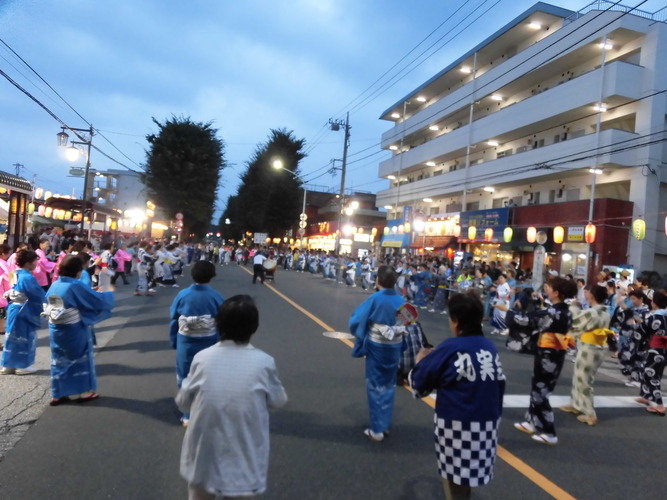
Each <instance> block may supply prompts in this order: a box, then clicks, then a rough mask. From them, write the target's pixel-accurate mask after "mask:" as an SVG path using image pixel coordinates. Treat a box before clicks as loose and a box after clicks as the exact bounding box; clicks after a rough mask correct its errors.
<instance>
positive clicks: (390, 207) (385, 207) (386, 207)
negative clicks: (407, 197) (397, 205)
mask: <svg viewBox="0 0 667 500" xmlns="http://www.w3.org/2000/svg"><path fill="white" fill-rule="evenodd" d="M393 208H394V206H393V205H385V206H384V209H385V210H392V209H393Z"/></svg>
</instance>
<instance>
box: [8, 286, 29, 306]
mask: <svg viewBox="0 0 667 500" xmlns="http://www.w3.org/2000/svg"><path fill="white" fill-rule="evenodd" d="M5 297H7V299H8V300H10V301H11V302H12V303H13V304H18V305H23V304H25V303H26V302H28V296H27V295H26V294H25V293H23V292H19V291H18V290H14V289H12V290H9V291H8V292H7V293H5Z"/></svg>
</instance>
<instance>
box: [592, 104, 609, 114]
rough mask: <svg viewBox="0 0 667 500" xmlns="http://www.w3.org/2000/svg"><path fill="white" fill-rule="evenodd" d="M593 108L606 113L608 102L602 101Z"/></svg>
mask: <svg viewBox="0 0 667 500" xmlns="http://www.w3.org/2000/svg"><path fill="white" fill-rule="evenodd" d="M593 109H594V110H595V111H598V112H600V113H604V112H605V111H607V109H608V108H607V104H606V103H604V102H602V103H598V104H596V105H595V106H593Z"/></svg>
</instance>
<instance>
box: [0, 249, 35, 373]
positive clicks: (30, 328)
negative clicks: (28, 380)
mask: <svg viewBox="0 0 667 500" xmlns="http://www.w3.org/2000/svg"><path fill="white" fill-rule="evenodd" d="M37 258H38V257H37V254H36V253H35V252H33V251H31V250H20V251H19V252H18V253H17V255H16V265H17V266H18V269H17V270H16V277H15V279H16V283H15V284H14V285H13V287H12V289H11V290H10V291H9V292H7V298H8V299H9V301H10V304H9V306H8V307H7V339H6V340H5V347H4V350H3V351H2V361H1V362H0V364H2V367H3V368H2V370H0V375H12V374H14V373H15V374H16V375H28V374H30V373H34V372H35V371H36V370H35V368H34V367H33V366H32V365H34V364H35V352H36V351H37V328H39V327H40V325H41V318H40V314H41V312H42V303H43V302H44V290H43V289H42V287H41V286H40V284H39V283H38V282H37V279H36V278H35V277H34V276H33V275H32V272H33V271H34V270H35V268H36V267H37Z"/></svg>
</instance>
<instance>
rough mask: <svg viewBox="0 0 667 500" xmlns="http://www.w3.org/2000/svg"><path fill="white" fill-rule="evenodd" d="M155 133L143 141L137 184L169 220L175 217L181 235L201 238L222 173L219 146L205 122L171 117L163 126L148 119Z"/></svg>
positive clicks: (222, 159) (221, 143) (212, 206)
mask: <svg viewBox="0 0 667 500" xmlns="http://www.w3.org/2000/svg"><path fill="white" fill-rule="evenodd" d="M153 123H155V124H156V125H157V127H158V133H157V134H150V135H148V136H146V139H147V140H148V143H149V144H150V148H149V150H148V151H147V152H146V169H145V173H144V175H143V181H144V184H145V185H146V188H147V190H148V194H149V196H151V197H152V198H153V200H154V201H155V203H156V205H157V206H158V209H162V210H164V211H165V212H166V215H167V216H168V217H170V218H172V219H173V218H174V216H175V215H176V214H177V213H178V212H181V213H182V214H183V216H184V219H183V222H184V228H183V234H191V233H193V234H195V235H197V236H198V237H201V236H203V235H204V234H205V233H206V232H207V231H208V229H209V227H210V224H211V218H212V217H213V211H214V209H215V202H216V198H217V192H218V182H219V181H220V173H221V171H222V169H223V168H225V167H226V166H227V165H226V162H225V157H224V143H223V141H222V139H220V138H218V137H217V133H218V131H217V129H215V128H213V127H212V125H211V123H210V122H209V123H195V122H193V121H192V120H190V118H189V117H188V118H184V117H178V118H177V117H172V118H171V119H169V120H167V121H166V122H165V123H160V122H158V121H157V120H156V119H155V118H153Z"/></svg>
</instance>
